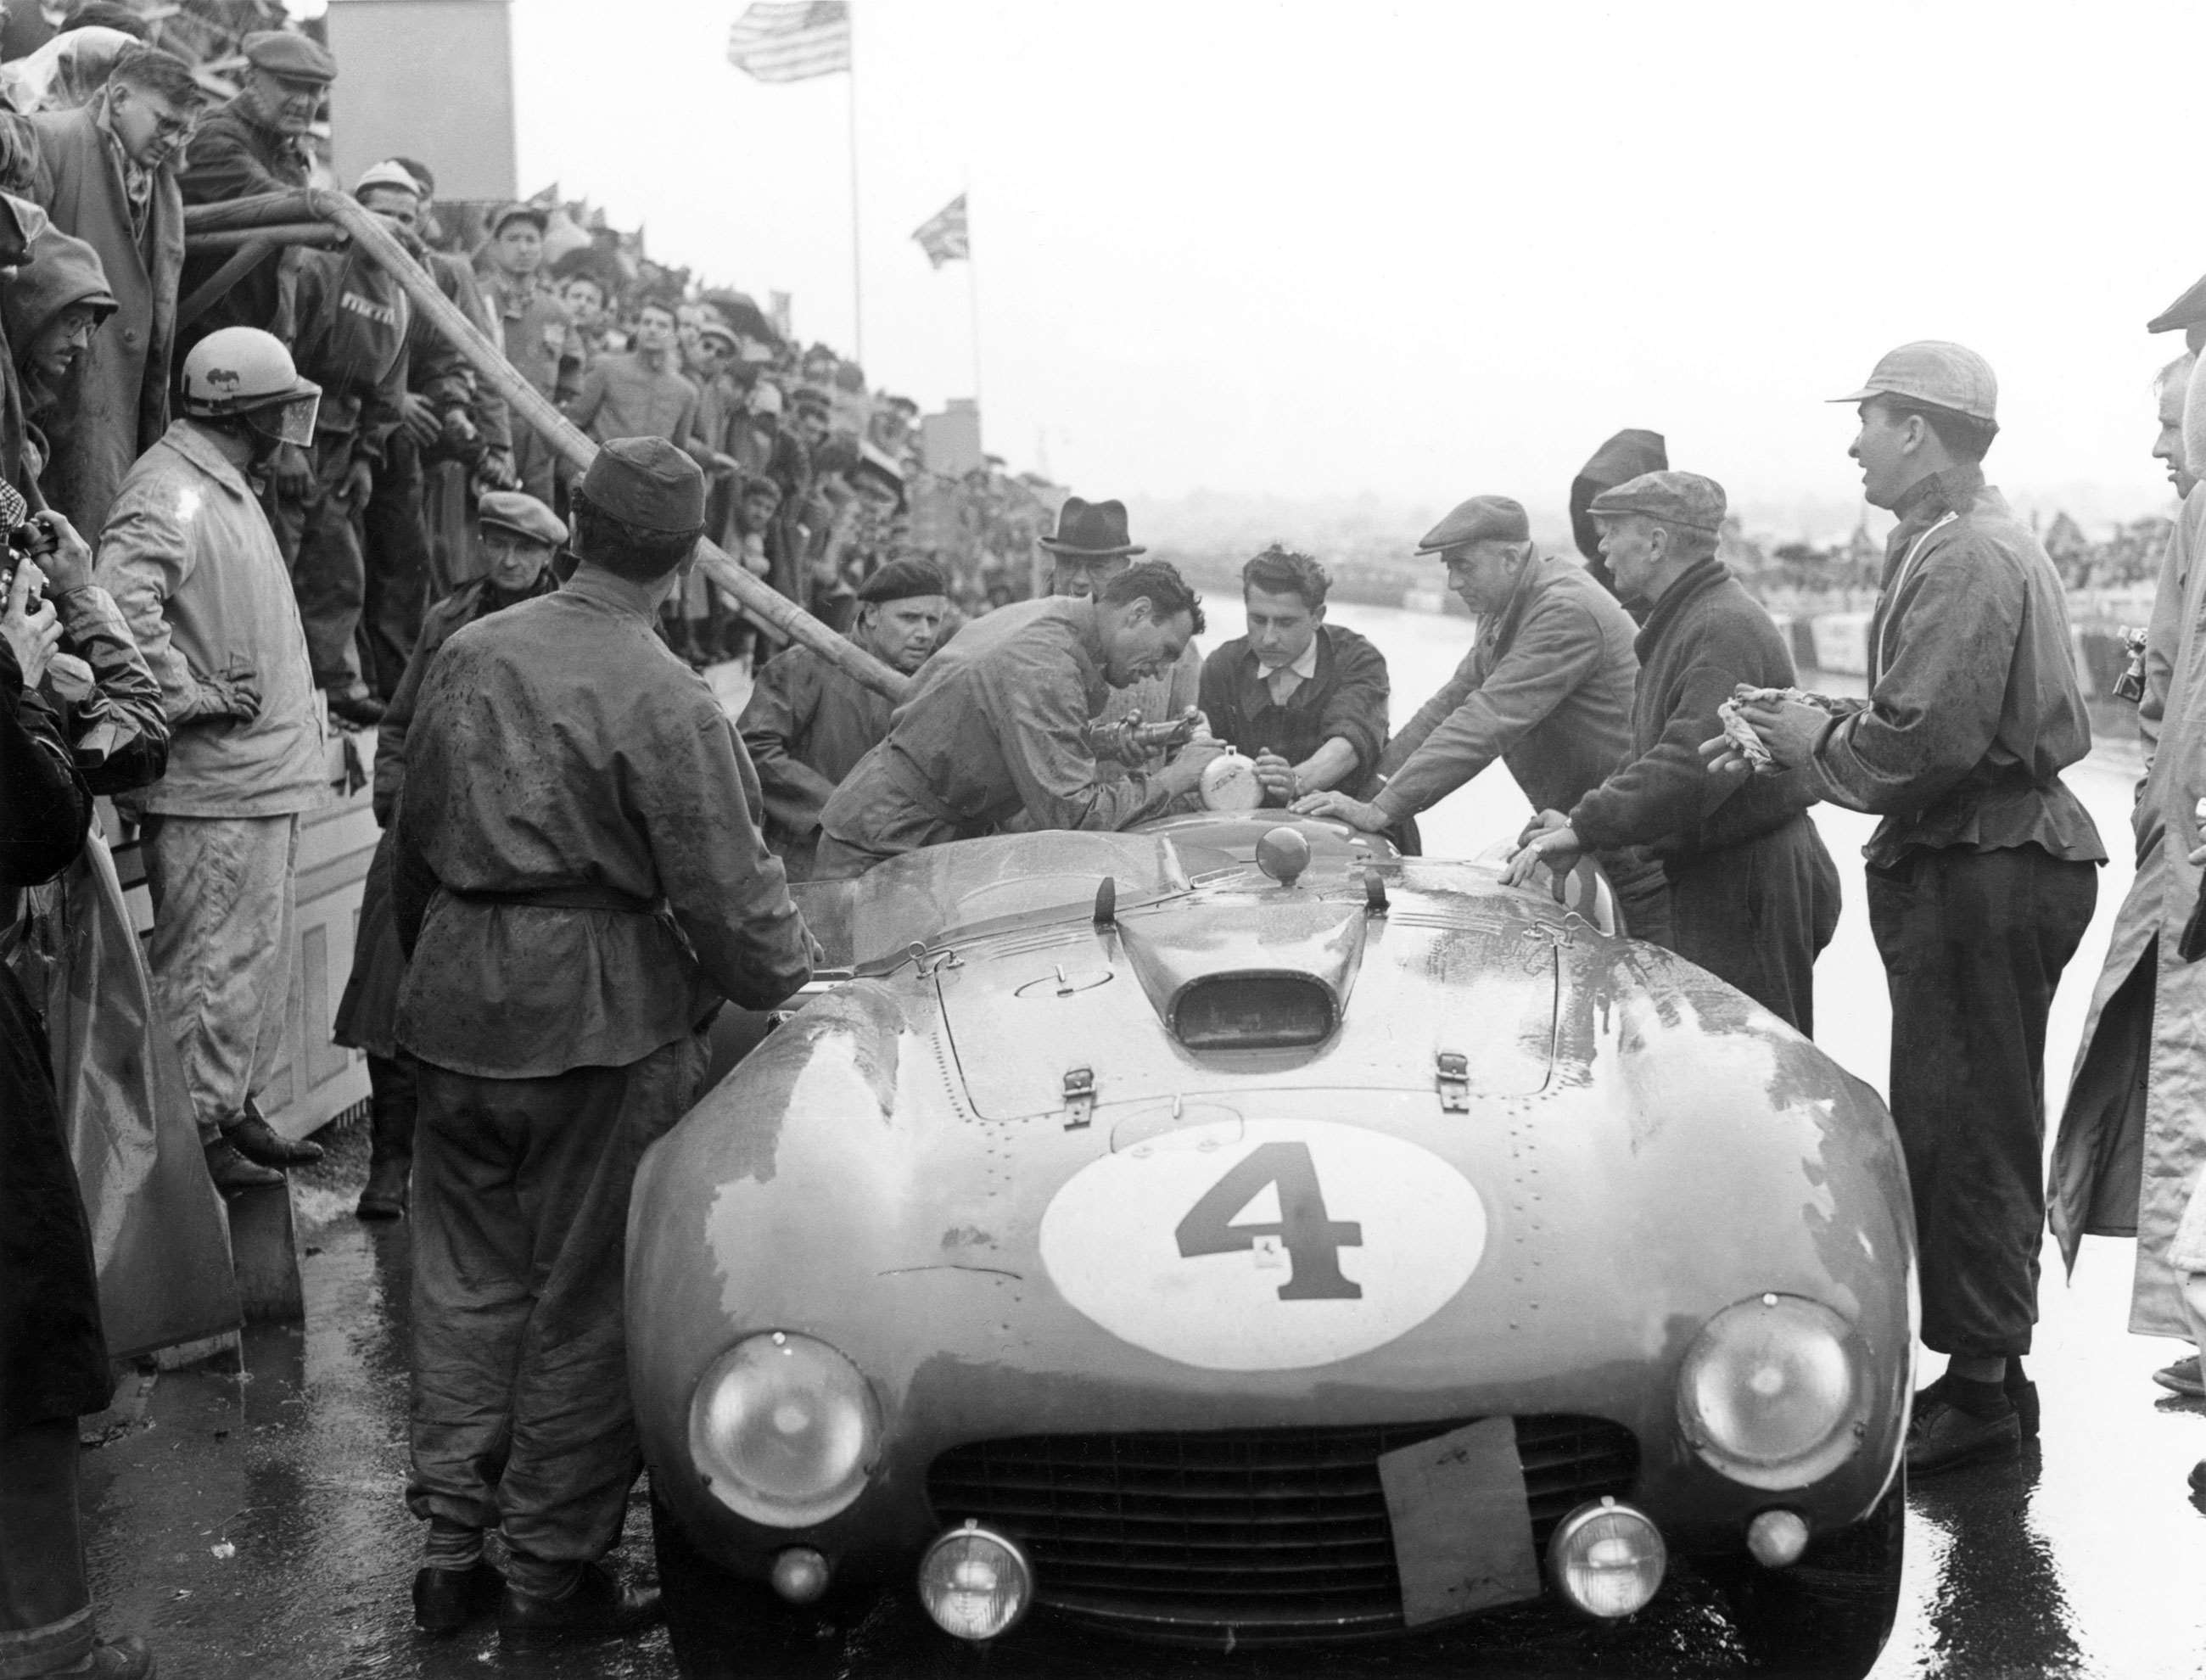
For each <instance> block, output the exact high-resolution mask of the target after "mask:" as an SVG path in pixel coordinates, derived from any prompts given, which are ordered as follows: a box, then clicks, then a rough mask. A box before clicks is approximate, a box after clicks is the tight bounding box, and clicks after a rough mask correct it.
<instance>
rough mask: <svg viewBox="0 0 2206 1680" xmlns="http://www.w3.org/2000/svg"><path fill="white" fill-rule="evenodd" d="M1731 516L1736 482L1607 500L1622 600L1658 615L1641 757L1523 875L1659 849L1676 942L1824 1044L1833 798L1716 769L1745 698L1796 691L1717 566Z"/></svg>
mask: <svg viewBox="0 0 2206 1680" xmlns="http://www.w3.org/2000/svg"><path fill="white" fill-rule="evenodd" d="M1724 510H1725V497H1724V492H1723V486H1721V485H1720V484H1718V483H1717V482H1716V481H1715V480H1714V479H1705V478H1702V476H1701V475H1700V474H1697V473H1670V472H1661V473H1646V474H1642V475H1641V476H1639V477H1638V478H1636V479H1632V480H1628V481H1627V482H1625V483H1624V484H1621V485H1619V486H1615V487H1614V488H1613V489H1610V490H1606V491H1602V492H1601V494H1600V495H1598V496H1596V497H1594V498H1593V501H1592V503H1591V505H1590V508H1589V514H1590V515H1591V517H1592V518H1593V519H1594V520H1595V522H1596V523H1597V524H1598V525H1599V527H1600V528H1601V549H1602V551H1603V552H1604V554H1605V555H1606V556H1607V559H1608V561H1609V563H1610V566H1611V567H1612V569H1613V579H1614V582H1615V585H1616V592H1617V595H1618V597H1619V599H1621V600H1623V601H1624V602H1625V604H1626V605H1631V604H1632V603H1634V602H1637V603H1638V604H1639V605H1640V607H1641V609H1642V611H1644V612H1645V614H1646V628H1645V629H1643V630H1641V631H1640V633H1639V640H1638V641H1637V643H1636V644H1635V647H1636V651H1637V654H1638V658H1639V677H1638V682H1637V686H1636V688H1634V690H1633V694H1632V700H1631V753H1630V754H1629V755H1628V756H1627V759H1626V761H1625V764H1624V765H1623V766H1621V767H1619V769H1618V770H1617V771H1615V772H1614V773H1613V775H1611V776H1609V777H1607V780H1605V781H1603V782H1602V783H1601V785H1600V786H1599V787H1597V788H1595V789H1593V790H1592V791H1591V792H1589V793H1587V794H1585V795H1582V796H1581V797H1580V798H1579V800H1578V801H1577V804H1575V805H1573V806H1572V807H1571V808H1570V810H1569V811H1568V812H1567V813H1565V812H1563V811H1559V810H1546V811H1542V812H1541V813H1540V814H1539V815H1538V816H1537V817H1535V819H1533V824H1532V826H1531V827H1530V828H1529V829H1528V830H1527V831H1526V833H1525V837H1524V838H1523V841H1522V842H1521V843H1520V845H1519V849H1518V850H1517V855H1516V856H1514V857H1513V858H1511V860H1510V863H1509V870H1508V876H1507V879H1509V880H1510V882H1511V884H1512V885H1522V884H1523V883H1524V882H1525V881H1527V880H1529V879H1531V878H1532V872H1533V866H1534V865H1535V864H1538V863H1542V862H1544V863H1545V864H1546V865H1547V867H1549V868H1551V869H1554V870H1558V871H1560V870H1565V869H1568V868H1569V867H1571V865H1572V864H1573V863H1575V862H1576V861H1577V858H1578V856H1579V855H1580V854H1581V853H1582V852H1583V851H1584V850H1585V849H1587V848H1588V847H1592V848H1595V849H1598V850H1601V851H1607V852H1615V851H1619V850H1622V849H1625V848H1626V847H1633V846H1643V847H1645V848H1647V849H1649V851H1651V852H1652V853H1653V854H1654V855H1655V856H1656V857H1658V858H1660V860H1661V863H1662V873H1663V875H1664V877H1665V879H1666V885H1667V886H1668V890H1669V906H1670V914H1669V917H1668V921H1669V932H1668V936H1667V937H1666V938H1665V939H1664V940H1663V942H1662V943H1664V944H1666V945H1668V946H1669V948H1670V949H1671V950H1674V951H1676V952H1677V953H1678V956H1682V957H1684V958H1685V959H1686V960H1687V961H1689V962H1694V963H1697V964H1698V965H1699V966H1700V967H1702V968H1706V969H1707V970H1708V972H1709V973H1710V974H1714V975H1715V976H1716V977H1717V978H1718V979H1720V980H1728V981H1730V982H1731V983H1732V985H1733V986H1737V987H1738V989H1739V990H1740V991H1742V992H1745V993H1746V994H1747V996H1748V997H1750V998H1753V999H1754V1000H1755V1001H1756V1002H1757V1003H1759V1004H1763V1005H1765V1006H1766V1007H1768V1009H1769V1010H1772V1011H1773V1012H1774V1013H1775V1014H1777V1015H1779V1016H1782V1017H1783V1018H1784V1019H1785V1020H1786V1022H1790V1023H1791V1024H1792V1026H1794V1027H1796V1028H1798V1029H1799V1030H1800V1031H1801V1032H1803V1033H1812V1032H1813V1031H1814V1030H1815V957H1816V955H1817V953H1819V952H1820V951H1821V950H1822V949H1823V947H1824V946H1825V945H1827V944H1830V942H1831V935H1832V934H1833V932H1835V931H1836V930H1837V928H1838V923H1839V872H1838V869H1837V867H1836V866H1835V865H1833V863H1832V861H1831V855H1830V854H1829V853H1828V852H1827V851H1826V850H1825V849H1823V843H1822V841H1821V838H1820V837H1818V836H1817V835H1816V833H1815V824H1814V823H1813V822H1812V821H1811V820H1810V819H1809V817H1808V815H1807V807H1809V806H1810V805H1812V804H1814V803H1815V801H1816V800H1817V798H1819V797H1820V795H1819V794H1818V792H1817V790H1816V788H1815V783H1814V781H1813V779H1812V778H1811V777H1808V776H1807V775H1805V774H1804V772H1801V771H1792V772H1790V773H1788V774H1786V775H1783V776H1757V777H1754V778H1752V779H1751V780H1750V782H1748V783H1744V785H1742V784H1741V783H1738V782H1733V781H1725V780H1722V779H1720V778H1718V777H1713V776H1710V775H1709V774H1708V770H1707V766H1704V765H1703V764H1702V762H1701V756H1700V746H1701V743H1702V742H1703V741H1706V740H1707V739H1708V737H1709V736H1711V735H1714V734H1718V733H1720V732H1721V730H1722V729H1723V720H1722V718H1720V716H1719V715H1718V711H1717V709H1718V707H1720V706H1721V705H1722V704H1723V702H1724V701H1726V700H1729V699H1730V698H1731V696H1732V689H1733V688H1736V687H1737V686H1738V684H1740V683H1742V682H1744V683H1745V684H1747V685H1748V686H1749V687H1750V688H1791V687H1792V682H1793V673H1792V655H1791V654H1790V653H1789V652H1786V646H1785V640H1784V638H1783V637H1782V636H1780V635H1779V634H1778V633H1777V626H1776V625H1775V624H1774V623H1771V622H1770V617H1769V615H1768V613H1767V612H1765V611H1762V606H1761V605H1760V603H1758V602H1757V601H1756V600H1755V599H1754V598H1753V597H1752V596H1750V595H1749V594H1748V593H1746V591H1745V590H1744V589H1743V588H1741V587H1739V584H1738V580H1737V579H1736V578H1734V577H1732V575H1731V573H1730V571H1729V570H1728V569H1726V567H1725V565H1724V563H1723V562H1722V561H1720V560H1719V559H1717V558H1716V543H1717V539H1718V537H1719V536H1720V533H1721V531H1722V528H1723V518H1724Z"/></svg>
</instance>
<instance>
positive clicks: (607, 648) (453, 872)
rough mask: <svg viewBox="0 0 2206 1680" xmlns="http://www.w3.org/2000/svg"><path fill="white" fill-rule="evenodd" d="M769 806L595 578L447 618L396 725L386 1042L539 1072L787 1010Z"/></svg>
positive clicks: (726, 737)
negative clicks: (765, 824) (714, 1022)
mask: <svg viewBox="0 0 2206 1680" xmlns="http://www.w3.org/2000/svg"><path fill="white" fill-rule="evenodd" d="M759 803H760V795H759V786H758V777H757V776H756V774H755V773H754V771H752V769H751V764H750V760H749V758H748V756H747V755H746V754H744V752H743V746H742V741H741V740H740V739H739V738H738V737H737V736H736V731H735V726H734V725H733V724H731V723H730V721H729V720H728V718H727V717H726V715H725V714H724V713H723V712H721V710H720V706H719V702H718V700H716V699H714V697H713V694H712V690H711V689H710V688H707V686H706V685H705V683H704V682H703V681H702V679H701V678H700V677H698V676H696V675H695V673H694V672H692V671H691V670H689V668H688V667H687V666H685V665H684V664H682V662H681V661H680V660H678V659H677V658H675V657H674V655H673V654H671V652H668V651H667V649H666V647H665V644H664V643H662V642H661V641H660V640H659V637H658V634H657V628H656V625H655V623H654V621H653V618H652V617H651V616H650V615H649V614H647V613H646V612H643V611H639V610H637V609H636V608H635V606H634V605H632V604H630V602H629V600H628V599H626V598H625V597H624V596H623V593H621V591H620V590H619V588H618V587H617V584H616V583H615V582H614V581H611V580H609V579H607V578H606V577H605V576H604V575H602V574H600V573H598V572H596V571H594V570H593V569H589V568H587V567H586V568H584V569H582V570H581V571H580V572H578V573H576V574H575V576H574V577H573V578H572V579H570V580H569V581H568V582H567V583H566V584H565V586H563V587H562V588H560V589H559V590H557V592H556V593H552V594H550V595H546V596H544V597H543V598H541V599H538V600H533V601H524V602H522V604H521V605H518V606H515V607H509V608H508V609H507V610H506V611H503V612H499V613H494V614H492V616H491V617H487V618H484V619H480V620H478V621H477V622H476V623H473V624H469V625H468V626H467V627H465V628H464V629H461V630H460V631H459V632H457V633H456V634H455V635H453V637H452V638H451V640H449V641H447V642H446V643H445V644H444V652H441V653H440V654H438V656H437V659H436V663H435V664H434V665H433V666H432V668H431V670H430V671H429V674H428V676H427V678H426V681H425V682H423V683H422V685H421V697H420V707H419V709H418V710H417V711H416V712H415V713H414V723H413V727H412V729H411V730H410V731H409V733H408V736H407V742H406V789H405V795H404V796H403V798H402V800H401V801H400V803H399V811H398V827H397V840H396V858H395V861H394V870H393V881H392V902H393V906H394V909H395V910H396V914H397V919H398V932H399V938H400V940H401V942H402V944H405V945H406V946H407V947H408V963H407V968H406V979H405V980H404V982H403V984H402V987H401V989H400V992H399V1001H398V1041H399V1043H400V1044H401V1045H402V1046H404V1047H405V1048H406V1050H407V1051H409V1052H410V1053H411V1054H413V1055H415V1056H418V1057H420V1058H421V1059H422V1060H424V1061H426V1062H433V1063H436V1064H437V1065H438V1066H439V1067H442V1068H449V1069H453V1070H454V1071H456V1072H458V1073H464V1074H471V1075H477V1076H479V1077H485V1078H492V1079H528V1078H536V1077H540V1076H544V1075H551V1074H557V1073H563V1072H565V1071H566V1070H567V1069H569V1068H575V1067H582V1066H624V1065H626V1064H628V1063H632V1062H635V1061H639V1060H641V1058H642V1057H646V1056H648V1055H649V1054H650V1053H651V1052H652V1051H654V1050H657V1049H658V1048H659V1047H660V1046H663V1045H668V1044H671V1043H673V1042H674V1041H675V1040H677V1039H679V1038H681V1037H683V1035H684V1034H688V1033H690V1032H692V1031H695V1029H696V1028H699V1027H700V1026H701V1025H702V1024H703V1023H704V1022H706V1021H707V1020H708V1019H710V1017H711V1016H712V1013H713V1011H714V1010H716V1009H717V1008H718V1004H719V1000H720V999H721V998H729V999H731V1000H732V1001H734V1002H736V1003H738V1004H743V1005H745V1006H747V1007H749V1008H754V1009H766V1008H770V1007H772V1005H773V1004H778V1003H779V1002H780V1001H781V1000H782V999H783V998H786V997H788V996H789V995H790V993H791V992H795V991H796V990H797V989H798V988H799V987H800V986H802V985H803V984H804V983H805V981H806V980H808V979H810V978H811V973H812V969H811V961H810V944H809V940H808V935H807V933H806V932H805V928H804V922H803V920H802V918H801V917H800V916H799V915H798V914H797V913H796V906H795V905H794V904H793V903H791V902H790V897H789V886H788V882H787V879H786V878H785V877H784V874H783V872H782V867H781V865H780V863H779V862H778V861H776V860H775V858H774V857H773V856H772V854H771V853H769V852H768V851H767V850H766V840H765V837H764V836H762V835H761V834H760V832H759V829H758V823H757V819H756V817H755V815H754V813H756V812H757V810H758V808H759Z"/></svg>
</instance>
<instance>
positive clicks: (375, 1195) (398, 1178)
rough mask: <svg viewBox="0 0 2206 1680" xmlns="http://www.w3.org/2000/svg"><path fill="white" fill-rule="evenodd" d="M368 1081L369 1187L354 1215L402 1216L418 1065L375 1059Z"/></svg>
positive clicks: (411, 1161) (410, 1159)
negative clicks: (415, 1068)
mask: <svg viewBox="0 0 2206 1680" xmlns="http://www.w3.org/2000/svg"><path fill="white" fill-rule="evenodd" d="M367 1081H368V1092H369V1097H368V1102H369V1109H368V1115H369V1131H368V1142H367V1188H366V1189H363V1190H362V1191H361V1193H360V1203H359V1206H357V1207H355V1209H354V1210H353V1211H354V1212H355V1213H357V1214H358V1215H359V1216H360V1218H363V1219H396V1218H403V1217H404V1216H405V1212H406V1187H407V1183H408V1180H409V1179H410V1178H411V1177H413V1172H414V1108H415V1104H414V1067H413V1064H412V1063H410V1062H400V1061H396V1060H393V1059H391V1058H389V1057H382V1056H371V1057H368V1058H367Z"/></svg>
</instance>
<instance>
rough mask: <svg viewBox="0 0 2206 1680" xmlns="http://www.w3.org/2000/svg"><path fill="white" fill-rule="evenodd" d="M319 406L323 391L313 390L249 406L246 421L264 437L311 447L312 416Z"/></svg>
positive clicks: (312, 435)
mask: <svg viewBox="0 0 2206 1680" xmlns="http://www.w3.org/2000/svg"><path fill="white" fill-rule="evenodd" d="M321 407H322V395H321V393H320V392H319V391H315V392H313V393H312V394H311V395H308V396H294V397H291V398H289V400H288V401H285V402H270V403H267V404H265V405H264V406H263V407H261V408H254V409H252V410H250V411H248V412H247V414H246V416H245V423H246V424H247V426H251V427H252V428H253V430H254V431H255V432H259V434H260V435H261V436H262V437H264V438H273V439H275V440H276V441H277V443H279V444H295V445H297V446H298V447H299V448H300V449H302V450H303V449H310V448H312V447H313V442H314V416H315V415H316V414H319V413H320V412H321Z"/></svg>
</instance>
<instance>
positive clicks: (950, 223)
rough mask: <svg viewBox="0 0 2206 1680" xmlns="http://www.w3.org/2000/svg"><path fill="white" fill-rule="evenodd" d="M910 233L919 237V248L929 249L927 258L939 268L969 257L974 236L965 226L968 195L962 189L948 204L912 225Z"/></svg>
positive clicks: (916, 237)
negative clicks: (917, 223) (913, 226)
mask: <svg viewBox="0 0 2206 1680" xmlns="http://www.w3.org/2000/svg"><path fill="white" fill-rule="evenodd" d="M911 236H912V237H913V238H914V239H915V240H917V241H919V248H920V249H921V250H922V251H924V252H926V253H927V261H928V262H930V263H932V264H933V265H934V266H935V267H937V268H940V267H941V266H942V265H943V264H945V263H954V262H956V261H957V259H959V258H961V257H963V258H967V259H970V258H971V256H972V254H973V240H972V236H971V235H970V234H969V233H968V232H967V231H966V228H965V195H964V194H963V193H960V194H958V195H957V197H956V198H954V199H952V200H950V202H949V203H948V204H945V206H942V208H941V209H939V210H938V211H935V212H934V214H933V215H932V216H930V217H927V220H925V221H924V222H922V223H920V224H919V225H918V226H917V227H916V228H915V229H912V234H911Z"/></svg>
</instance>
